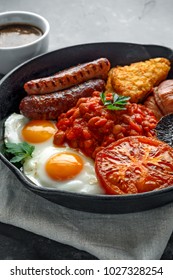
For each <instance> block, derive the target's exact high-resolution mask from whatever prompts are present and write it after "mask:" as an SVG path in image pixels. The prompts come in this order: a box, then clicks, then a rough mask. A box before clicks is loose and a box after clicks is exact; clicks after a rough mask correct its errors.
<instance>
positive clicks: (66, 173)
mask: <svg viewBox="0 0 173 280" xmlns="http://www.w3.org/2000/svg"><path fill="white" fill-rule="evenodd" d="M45 168H46V172H47V174H48V176H49V177H50V178H51V179H53V180H59V181H62V180H68V179H71V178H73V177H75V176H76V175H77V174H79V173H80V172H81V170H82V168H83V160H82V158H81V157H80V156H79V155H77V154H73V153H66V152H63V153H59V154H55V155H53V156H52V157H50V158H49V160H48V161H47V162H46V165H45Z"/></svg>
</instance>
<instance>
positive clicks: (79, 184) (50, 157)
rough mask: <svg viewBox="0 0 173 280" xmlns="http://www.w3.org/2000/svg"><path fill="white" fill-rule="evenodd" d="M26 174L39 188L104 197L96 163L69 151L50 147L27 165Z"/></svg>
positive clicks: (80, 154)
mask: <svg viewBox="0 0 173 280" xmlns="http://www.w3.org/2000/svg"><path fill="white" fill-rule="evenodd" d="M23 169H24V173H25V174H26V176H27V177H28V178H29V179H30V180H31V181H32V182H34V183H35V184H36V185H38V186H45V187H51V188H56V189H59V190H64V191H70V192H78V193H85V194H102V193H104V191H103V189H102V188H101V187H100V186H99V184H98V181H97V179H96V175H95V170H94V162H93V160H92V159H89V158H88V157H86V156H85V155H83V154H82V153H79V152H77V151H75V150H73V149H71V148H70V147H68V146H66V147H62V148H59V147H48V148H46V149H45V150H44V151H43V152H42V153H40V154H39V155H38V156H35V157H34V158H31V159H28V160H26V161H25V163H24V166H23Z"/></svg>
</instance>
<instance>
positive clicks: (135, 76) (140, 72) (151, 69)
mask: <svg viewBox="0 0 173 280" xmlns="http://www.w3.org/2000/svg"><path fill="white" fill-rule="evenodd" d="M170 67H171V63H170V61H169V60H168V59H166V58H160V57H159V58H152V59H149V60H146V61H140V62H136V63H132V64H131V65H129V66H117V67H114V68H112V69H111V70H110V71H109V75H108V80H107V84H106V92H109V91H115V92H116V93H118V94H120V95H124V96H130V97H131V98H130V101H131V102H136V103H138V102H141V101H142V100H144V98H145V97H146V96H147V95H148V94H149V93H150V92H151V91H152V88H153V87H154V86H157V85H158V84H160V83H161V82H162V81H163V80H165V79H166V77H167V75H168V72H169V70H170Z"/></svg>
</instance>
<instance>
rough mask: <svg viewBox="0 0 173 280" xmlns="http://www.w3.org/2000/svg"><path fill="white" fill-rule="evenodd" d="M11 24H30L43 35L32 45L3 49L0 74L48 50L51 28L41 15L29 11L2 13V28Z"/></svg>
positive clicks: (0, 23)
mask: <svg viewBox="0 0 173 280" xmlns="http://www.w3.org/2000/svg"><path fill="white" fill-rule="evenodd" d="M9 24H10V25H11V24H28V25H31V26H35V27H37V28H38V29H40V30H41V31H42V35H41V36H40V37H38V39H36V40H35V41H32V42H30V43H27V44H24V45H19V46H10V47H5V46H3V47H1V46H0V74H6V73H8V72H9V71H10V70H12V69H13V68H15V67H16V66H17V65H19V64H21V63H23V62H24V61H26V60H28V59H30V58H32V57H35V56H37V55H40V54H42V53H45V52H46V51H47V50H48V43H49V31H50V26H49V23H48V21H47V20H46V19H45V18H44V17H42V16H41V15H38V14H35V13H32V12H27V11H9V12H4V13H0V26H3V25H9Z"/></svg>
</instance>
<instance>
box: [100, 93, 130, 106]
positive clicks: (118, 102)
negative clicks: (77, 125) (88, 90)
mask: <svg viewBox="0 0 173 280" xmlns="http://www.w3.org/2000/svg"><path fill="white" fill-rule="evenodd" d="M100 98H101V100H102V102H103V104H104V106H105V107H106V109H108V110H126V107H125V106H126V104H127V101H128V100H129V99H130V97H129V96H122V95H118V94H117V93H115V92H113V93H112V98H110V97H109V96H108V97H107V95H106V94H105V93H104V92H102V93H101V94H100Z"/></svg>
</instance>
